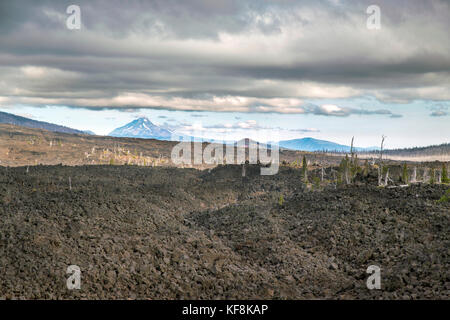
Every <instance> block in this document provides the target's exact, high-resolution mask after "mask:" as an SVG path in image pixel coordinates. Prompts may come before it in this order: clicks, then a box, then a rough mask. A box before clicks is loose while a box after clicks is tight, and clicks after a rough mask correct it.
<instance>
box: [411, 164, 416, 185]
mask: <svg viewBox="0 0 450 320" xmlns="http://www.w3.org/2000/svg"><path fill="white" fill-rule="evenodd" d="M416 182H417V167H414V171H413V174H412V178H411V183H416Z"/></svg>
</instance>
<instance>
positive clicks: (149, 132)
mask: <svg viewBox="0 0 450 320" xmlns="http://www.w3.org/2000/svg"><path fill="white" fill-rule="evenodd" d="M109 135H110V136H112V137H126V138H143V139H157V140H170V139H171V137H172V132H171V131H170V130H167V129H164V128H162V127H160V126H157V125H155V124H153V123H152V122H151V121H150V120H149V119H147V118H139V119H136V120H133V121H131V122H130V123H128V124H126V125H124V126H123V127H120V128H117V129H115V130H113V131H112V132H111V133H110V134H109Z"/></svg>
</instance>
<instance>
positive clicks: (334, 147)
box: [278, 138, 378, 152]
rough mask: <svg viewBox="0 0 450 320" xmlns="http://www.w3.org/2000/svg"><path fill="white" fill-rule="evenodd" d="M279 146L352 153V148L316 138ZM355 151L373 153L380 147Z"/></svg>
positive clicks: (284, 143) (302, 149)
mask: <svg viewBox="0 0 450 320" xmlns="http://www.w3.org/2000/svg"><path fill="white" fill-rule="evenodd" d="M278 144H279V146H280V147H282V148H286V149H291V150H299V151H311V152H313V151H337V152H350V149H351V147H350V146H346V145H342V144H338V143H335V142H331V141H326V140H319V139H314V138H302V139H293V140H283V141H280V142H279V143H278ZM354 150H355V151H359V152H361V151H373V150H378V147H369V148H358V147H354Z"/></svg>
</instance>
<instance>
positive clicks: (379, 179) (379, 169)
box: [378, 167, 381, 186]
mask: <svg viewBox="0 0 450 320" xmlns="http://www.w3.org/2000/svg"><path fill="white" fill-rule="evenodd" d="M378 185H379V186H381V167H378Z"/></svg>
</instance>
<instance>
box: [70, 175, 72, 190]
mask: <svg viewBox="0 0 450 320" xmlns="http://www.w3.org/2000/svg"><path fill="white" fill-rule="evenodd" d="M69 190H72V179H71V178H70V177H69Z"/></svg>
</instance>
